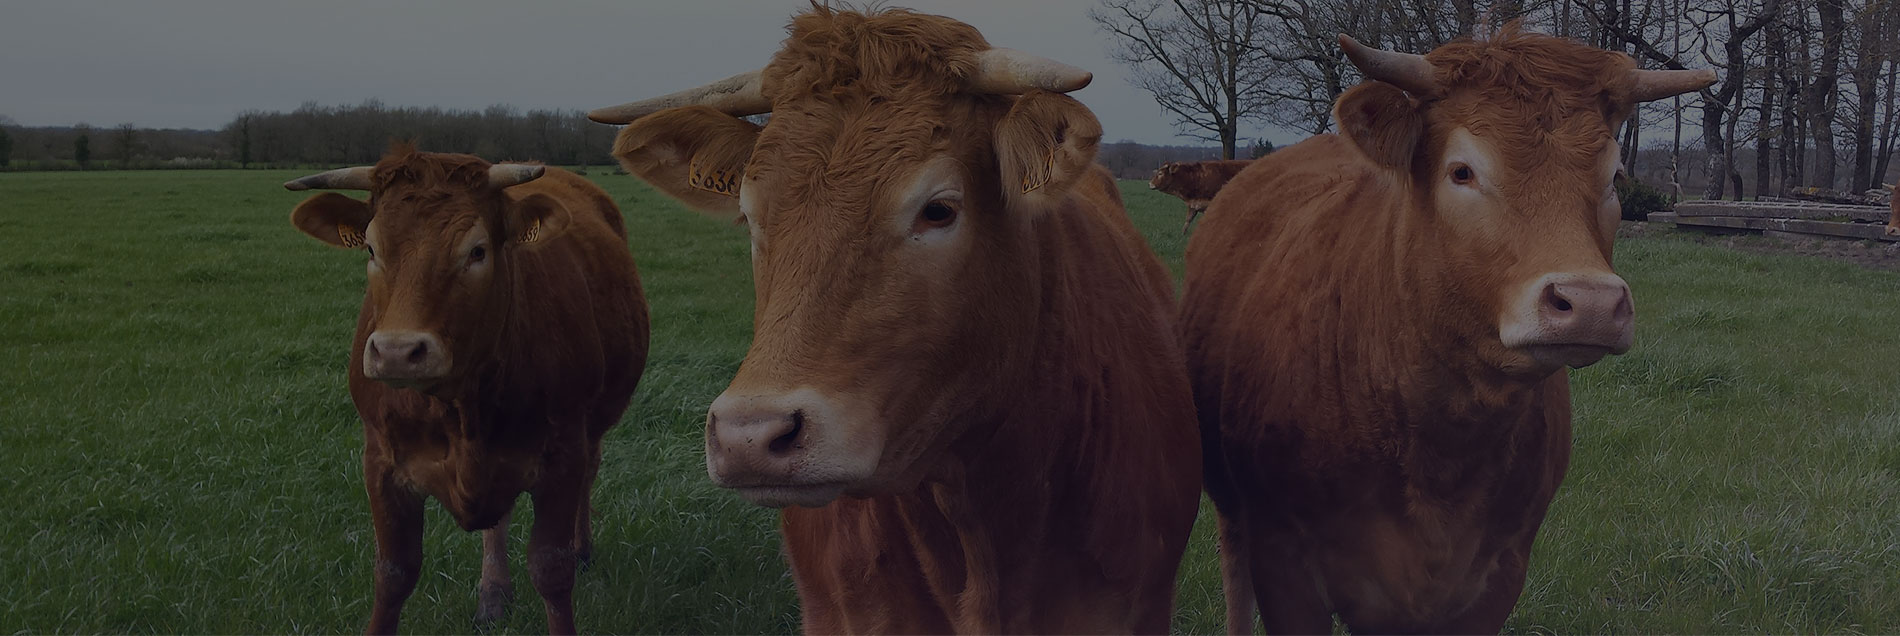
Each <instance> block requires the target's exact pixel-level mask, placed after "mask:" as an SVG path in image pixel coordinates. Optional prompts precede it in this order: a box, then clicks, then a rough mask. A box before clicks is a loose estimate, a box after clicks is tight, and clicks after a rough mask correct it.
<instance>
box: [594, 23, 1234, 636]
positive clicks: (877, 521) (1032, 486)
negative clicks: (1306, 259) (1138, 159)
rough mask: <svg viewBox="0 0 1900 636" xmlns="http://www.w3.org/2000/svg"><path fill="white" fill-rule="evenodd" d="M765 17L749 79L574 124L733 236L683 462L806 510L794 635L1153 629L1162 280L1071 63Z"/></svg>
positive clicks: (967, 35)
mask: <svg viewBox="0 0 1900 636" xmlns="http://www.w3.org/2000/svg"><path fill="white" fill-rule="evenodd" d="M790 31H791V35H790V37H789V38H787V39H786V40H785V43H784V47H783V48H782V49H781V50H780V51H779V52H778V54H777V55H775V56H774V57H773V59H772V62H771V64H770V65H769V66H767V67H765V69H764V70H763V71H760V72H754V73H747V74H743V75H740V76H736V77H733V78H731V79H728V80H725V81H722V82H719V83H715V84H712V85H709V86H706V87H703V88H700V89H694V90H689V91H685V92H682V93H676V94H674V95H670V96H666V97H661V98H656V99H653V100H647V101H645V102H637V103H634V104H628V105H625V106H618V107H612V108H603V109H600V110H596V111H594V112H593V113H590V116H591V117H593V118H594V119H595V120H596V121H602V122H607V123H627V122H632V125H631V126H628V127H627V128H626V129H625V130H622V131H621V132H620V135H619V138H618V140H617V141H616V142H615V144H614V154H615V156H617V157H619V158H620V161H621V163H622V164H623V165H624V166H625V167H626V168H627V170H628V171H629V172H631V173H633V174H634V175H636V176H638V177H639V178H641V179H643V180H645V181H646V182H647V183H650V184H652V185H653V186H654V187H655V188H657V189H659V190H660V191H662V192H665V193H667V194H669V195H671V196H673V197H675V198H678V199H680V200H681V201H684V202H685V203H687V204H689V205H691V206H693V207H695V208H697V209H699V210H701V211H704V212H707V213H710V214H715V215H719V216H720V217H721V218H730V216H742V217H743V218H744V219H745V223H746V225H747V227H748V229H749V230H750V232H751V235H752V262H753V272H754V278H755V281H756V283H755V284H756V287H757V303H756V307H757V309H756V315H755V316H754V320H753V330H754V334H753V340H752V348H751V350H750V351H749V352H748V353H747V354H746V357H745V361H744V363H743V364H741V365H740V366H739V371H738V375H737V376H736V377H734V378H733V380H732V385H731V386H730V387H728V388H727V389H726V392H725V393H724V394H722V395H720V396H719V398H718V399H717V400H715V401H714V402H713V403H712V408H711V410H710V413H709V415H708V417H707V420H706V455H707V458H706V463H707V470H708V472H709V473H710V474H711V476H712V479H713V482H714V483H716V484H718V485H720V486H722V487H725V488H730V489H733V490H736V491H738V493H739V494H740V495H741V496H743V497H745V498H746V499H748V500H750V501H752V502H754V503H758V504H761V505H767V506H803V507H794V508H786V509H785V510H784V512H783V513H782V515H781V520H782V523H783V531H784V536H785V550H786V554H787V555H788V557H789V558H790V560H791V566H792V577H793V580H794V581H795V582H796V583H797V586H798V592H799V598H800V601H801V608H800V609H801V612H802V614H803V619H804V628H805V631H806V632H807V633H813V634H829V633H840V632H847V633H880V634H882V633H946V632H959V633H978V634H996V633H1056V632H1065V633H1067V632H1082V633H1130V632H1157V633H1158V632H1163V631H1166V630H1167V629H1168V621H1169V617H1170V614H1171V609H1170V608H1171V604H1172V599H1173V592H1174V577H1175V570H1176V568H1177V567H1178V565H1179V563H1180V559H1181V555H1182V553H1183V551H1184V549H1185V548H1186V545H1187V539H1188V533H1189V530H1190V528H1191V526H1192V525H1193V523H1194V517H1195V511H1196V505H1197V501H1198V497H1199V474H1200V458H1199V455H1200V446H1199V442H1198V441H1197V437H1196V434H1195V425H1194V415H1193V405H1192V395H1191V392H1190V391H1189V389H1188V385H1187V377H1186V366H1185V363H1184V361H1183V359H1182V357H1181V353H1180V347H1179V344H1178V342H1179V341H1178V340H1177V336H1176V335H1175V333H1176V332H1175V327H1174V318H1173V312H1172V309H1171V304H1172V303H1171V298H1172V292H1171V289H1170V287H1171V285H1170V283H1169V280H1168V275H1167V271H1166V270H1165V269H1164V268H1163V267H1162V265H1161V262H1160V261H1159V260H1158V259H1157V258H1156V257H1155V255H1154V254H1153V253H1152V252H1151V251H1149V249H1148V247H1147V243H1146V242H1145V241H1144V240H1143V239H1142V237H1141V235H1140V234H1139V233H1137V232H1136V230H1135V228H1134V226H1133V225H1132V224H1131V223H1130V222H1129V220H1128V217H1127V213H1126V211H1125V210H1124V209H1123V207H1122V204H1121V200H1120V197H1119V195H1118V193H1117V190H1116V187H1115V184H1114V180H1113V179H1112V178H1111V177H1110V176H1109V175H1108V172H1107V171H1106V170H1103V169H1102V168H1100V167H1097V166H1095V165H1094V163H1093V161H1094V157H1095V151H1096V147H1097V144H1098V143H1099V141H1100V138H1101V134H1102V129H1101V127H1100V125H1099V124H1098V123H1097V122H1096V119H1095V116H1094V115H1093V114H1092V113H1090V112H1089V110H1088V108H1086V107H1084V106H1083V105H1082V104H1081V103H1079V102H1077V101H1075V100H1074V99H1071V98H1069V97H1067V96H1065V95H1063V94H1062V93H1063V92H1067V91H1072V90H1075V89H1078V88H1081V87H1082V86H1083V85H1085V84H1087V83H1088V81H1089V79H1090V76H1089V74H1088V73H1087V72H1084V71H1082V70H1080V69H1076V68H1074V67H1070V66H1067V65H1064V64H1060V63H1056V62H1052V61H1050V60H1045V59H1041V58H1037V57H1034V56H1031V55H1027V54H1024V53H1020V52H1016V51H1011V50H1007V49H998V48H991V47H990V45H989V44H988V43H987V42H985V41H984V39H983V36H982V35H980V34H979V33H977V31H976V29H974V28H972V27H970V26H969V25H966V24H963V23H960V22H956V21H953V20H950V19H948V18H941V17H936V16H928V15H920V14H915V13H911V12H908V11H902V10H891V11H882V12H878V13H875V14H871V15H864V14H860V13H855V12H850V11H836V10H832V9H829V8H825V7H814V8H813V9H811V10H810V11H809V12H806V13H803V14H801V15H799V16H797V17H796V18H794V19H793V21H792V24H791V28H790ZM656 111H657V112H656ZM767 111H770V112H771V113H772V119H771V121H770V122H768V123H767V124H765V126H764V127H763V128H761V127H759V126H755V125H753V124H751V123H748V122H746V121H745V120H744V119H740V118H739V117H741V116H744V115H749V114H754V113H763V112H767Z"/></svg>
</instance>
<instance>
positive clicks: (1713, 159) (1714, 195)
mask: <svg viewBox="0 0 1900 636" xmlns="http://www.w3.org/2000/svg"><path fill="white" fill-rule="evenodd" d="M1725 108H1726V106H1724V105H1722V104H1721V103H1720V102H1715V101H1708V102H1707V103H1705V104H1704V105H1703V106H1702V149H1703V151H1704V152H1705V153H1706V154H1707V156H1708V162H1709V185H1708V186H1707V187H1705V188H1704V189H1703V190H1702V198H1703V199H1707V200H1710V201H1717V200H1720V199H1721V198H1722V194H1723V192H1724V189H1723V186H1724V185H1726V184H1727V182H1728V179H1726V178H1724V176H1725V175H1727V174H1728V151H1727V149H1728V143H1727V142H1726V141H1724V140H1723V139H1722V119H1723V117H1722V115H1723V113H1722V111H1723V110H1724V109H1725Z"/></svg>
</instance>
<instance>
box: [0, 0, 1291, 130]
mask: <svg viewBox="0 0 1900 636" xmlns="http://www.w3.org/2000/svg"><path fill="white" fill-rule="evenodd" d="M1092 4H1094V0H889V1H887V2H885V3H884V5H885V6H902V7H909V8H913V9H917V10H919V11H923V12H926V13H936V14H941V15H947V16H950V17H953V18H956V19H959V20H962V21H964V22H968V23H970V24H971V25H974V26H975V27H976V28H977V29H979V30H981V31H982V32H983V35H984V37H986V38H988V39H989V41H990V43H991V44H993V45H996V46H1005V47H1010V48H1016V49H1022V50H1025V51H1029V52H1031V53H1036V54H1038V55H1043V56H1046V57H1051V58H1055V59H1057V60H1061V61H1063V62H1067V63H1069V64H1073V65H1076V66H1080V67H1082V68H1085V69H1088V70H1089V71H1091V72H1093V73H1094V74H1095V81H1094V83H1093V84H1091V85H1090V86H1089V87H1088V88H1086V89H1083V90H1081V91H1078V92H1076V93H1074V95H1075V97H1076V98H1078V99H1080V100H1081V101H1082V102H1084V103H1086V104H1088V106H1089V107H1090V108H1092V109H1093V110H1094V111H1095V113H1096V115H1097V116H1098V117H1100V118H1101V120H1102V127H1103V129H1104V130H1105V140H1107V141H1115V140H1120V139H1133V140H1135V141H1139V142H1143V143H1151V144H1162V143H1165V144H1175V143H1183V144H1186V143H1195V144H1204V142H1196V141H1194V140H1192V139H1189V138H1186V137H1178V136H1176V134H1175V129H1174V126H1173V124H1172V121H1171V120H1170V119H1169V118H1167V117H1166V116H1164V115H1163V114H1162V112H1161V109H1160V107H1158V106H1156V105H1155V103H1154V99H1153V98H1152V97H1151V96H1149V95H1148V94H1147V93H1145V92H1143V91H1141V89H1138V88H1135V87H1134V86H1132V85H1130V84H1129V83H1128V79H1127V75H1128V74H1127V71H1126V69H1123V68H1121V67H1120V66H1119V65H1117V64H1116V63H1115V62H1113V61H1111V60H1110V59H1109V57H1108V50H1109V47H1110V45H1111V43H1110V42H1109V41H1108V40H1107V39H1106V36H1104V35H1103V34H1101V33H1099V32H1097V31H1096V29H1095V24H1094V23H1093V22H1091V21H1090V20H1089V18H1088V8H1089V7H1090V6H1091V5H1092ZM806 6H808V5H807V3H806V0H751V1H743V2H742V1H739V0H677V1H671V2H661V1H657V0H641V1H622V2H608V1H604V0H587V1H579V2H570V1H546V2H534V1H521V0H516V1H513V2H493V1H488V0H481V1H469V0H464V1H459V2H447V1H434V2H366V1H362V0H347V1H338V0H325V1H323V2H274V1H269V2H267V1H235V0H233V1H212V0H162V1H160V0H141V1H123V2H102V1H97V0H0V115H6V116H9V117H12V118H13V119H14V120H15V121H17V122H18V123H19V124H21V125H26V126H51V125H70V124H77V123H82V122H83V123H88V124H92V125H94V126H115V125H118V124H121V123H125V122H131V123H133V124H137V125H138V126H140V127H149V128H180V127H182V128H219V127H222V126H223V125H224V124H225V123H227V122H229V121H230V120H231V118H232V117H233V116H234V115H236V114H237V113H238V112H239V111H241V110H245V109H251V108H256V109H263V110H291V109H294V108H296V107H297V106H298V105H299V104H302V103H303V102H306V101H313V100H314V101H317V102H320V103H323V104H355V103H358V102H361V101H363V100H365V99H371V98H375V99H381V100H382V101H383V103H385V104H387V105H390V106H443V107H449V108H481V107H484V106H487V105H490V104H502V103H505V104H512V105H514V106H518V107H521V108H523V109H535V108H563V109H567V108H573V109H582V110H586V109H591V108H595V107H599V106H605V105H609V104H616V103H620V102H624V101H630V100H632V99H635V98H639V97H646V96H651V95H658V94H662V93H667V92H671V91H674V90H677V89H681V88H687V87H690V86H695V85H698V84H702V83H705V82H709V81H712V80H716V79H720V78H724V77H726V76H728V75H731V74H733V73H737V72H741V71H746V70H750V69H753V68H757V67H760V66H763V65H764V64H765V62H766V61H767V59H769V58H770V56H771V54H772V53H773V52H774V51H776V50H777V49H778V45H779V42H780V41H781V40H782V39H784V37H785V24H786V22H787V19H788V18H789V17H790V16H791V14H792V13H793V12H795V11H797V10H799V9H801V8H803V7H806ZM1257 134H1260V131H1259V130H1257V129H1254V130H1248V129H1243V130H1242V131H1241V135H1242V136H1243V137H1250V136H1252V135H1257ZM1272 141H1273V142H1274V143H1275V144H1284V143H1286V142H1288V141H1291V140H1289V139H1281V138H1275V139H1272ZM1243 145H1245V144H1244V143H1243Z"/></svg>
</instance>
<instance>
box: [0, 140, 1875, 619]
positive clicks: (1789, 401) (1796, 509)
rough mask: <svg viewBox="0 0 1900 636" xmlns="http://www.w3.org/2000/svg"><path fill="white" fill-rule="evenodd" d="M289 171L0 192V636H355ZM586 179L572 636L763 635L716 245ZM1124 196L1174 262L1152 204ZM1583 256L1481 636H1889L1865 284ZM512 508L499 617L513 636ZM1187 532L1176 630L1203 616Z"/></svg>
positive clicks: (309, 251)
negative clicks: (620, 341) (595, 213)
mask: <svg viewBox="0 0 1900 636" xmlns="http://www.w3.org/2000/svg"><path fill="white" fill-rule="evenodd" d="M294 176H296V175H295V174H294V173H288V172H263V171H258V172H237V171H224V172H111V173H20V174H0V505H4V506H5V507H6V508H7V509H8V510H10V512H9V513H8V514H5V515H0V632H6V633H10V632H15V631H30V632H348V631H355V630H359V629H361V627H362V624H363V620H364V619H365V618H366V617H367V615H368V611H369V591H370V567H371V554H372V550H373V540H372V536H371V533H370V524H369V514H368V511H367V508H366V505H365V502H364V495H363V491H362V487H361V478H360V473H359V464H358V461H359V453H360V450H359V449H360V444H361V434H360V432H359V431H360V428H359V426H360V425H359V423H358V421H357V419H356V414H355V412H354V410H353V408H352V407H351V406H350V402H349V398H348V395H347V393H346V392H345V390H344V386H343V379H344V365H345V361H346V359H347V357H348V352H347V351H346V349H347V347H348V343H349V338H350V329H351V326H352V321H353V318H354V316H355V311H356V307H357V303H358V302H359V300H360V297H361V290H362V284H363V266H362V257H361V256H360V255H359V254H357V253H355V252H348V251H343V250H337V249H332V248H328V247H325V246H323V245H321V244H319V243H317V242H316V241H313V240H311V239H309V238H306V237H304V236H303V235H301V234H299V233H297V232H296V231H295V230H293V229H292V228H291V226H290V224H289V223H288V221H287V216H288V213H289V211H290V208H291V207H292V206H293V205H295V204H296V202H297V201H299V200H301V196H300V195H298V194H295V193H289V192H285V191H283V190H282V189H281V188H280V187H279V186H278V184H279V183H281V182H283V181H284V180H285V179H288V178H291V177H294ZM595 179H596V180H597V181H598V182H599V183H601V185H603V186H605V187H606V188H607V189H608V190H609V191H610V192H612V193H613V195H614V197H615V198H616V200H617V201H618V202H619V203H620V205H621V209H622V210H623V211H624V212H625V213H626V215H627V217H628V227H629V228H630V231H631V233H632V235H633V237H632V240H631V243H632V249H633V252H634V254H635V257H636V259H637V260H638V261H639V264H640V268H641V274H642V277H643V279H644V281H645V283H646V289H647V293H648V300H649V302H650V303H651V305H652V310H653V324H654V329H655V331H654V334H653V350H652V356H651V358H650V361H649V364H648V368H647V372H646V379H645V381H644V382H643V384H642V385H641V388H640V392H639V395H638V397H637V398H636V400H635V402H634V405H633V407H632V408H631V409H630V411H629V412H628V413H627V416H626V419H625V420H624V421H623V422H622V424H621V425H620V427H619V428H617V429H615V430H614V431H613V432H612V433H610V434H609V435H608V438H607V440H608V444H607V449H606V465H605V466H604V467H603V469H602V474H601V478H600V483H599V486H598V489H597V490H596V494H595V502H596V506H597V513H598V517H597V519H596V524H595V528H596V532H597V535H596V537H597V538H596V540H597V549H596V554H595V561H594V563H593V567H592V569H590V570H588V571H587V572H585V573H584V574H582V575H581V576H580V579H579V582H578V587H577V589H576V593H575V599H576V608H577V612H578V614H579V620H580V625H581V628H582V629H584V630H588V631H599V632H668V633H679V632H695V633H699V632H711V633H763V632H770V633H781V632H789V631H795V630H796V628H797V624H798V622H797V616H798V609H797V606H796V599H795V596H794V595H793V593H792V590H791V582H790V579H789V577H788V576H787V574H786V572H785V568H784V566H783V564H782V562H781V560H780V558H779V555H778V539H777V537H776V530H775V527H776V517H775V514H774V513H773V512H772V511H769V510H764V509H758V508H754V507H752V506H749V505H747V504H744V503H743V502H741V501H739V500H738V499H737V498H735V497H733V496H729V495H727V494H725V493H723V492H721V491H719V490H718V489H715V488H713V487H712V486H711V485H709V484H708V482H707V479H706V476H705V469H704V466H703V464H702V460H703V458H702V451H701V449H700V439H701V432H700V427H701V425H702V422H703V420H704V413H705V408H706V405H707V404H708V403H710V402H711V400H712V398H713V397H714V396H715V395H717V394H718V393H719V391H720V390H722V389H723V388H724V386H725V384H726V381H727V380H728V378H729V377H730V374H731V373H732V372H733V371H734V370H735V369H736V368H737V366H738V362H739V360H740V358H741V357H742V356H743V355H744V352H745V348H746V344H747V342H748V340H749V337H750V336H749V331H750V330H749V327H750V324H751V322H750V321H751V313H752V294H751V286H750V278H751V277H750V273H749V265H748V260H747V258H746V240H745V237H744V235H743V233H742V232H741V231H739V230H737V229H735V228H731V227H728V226H726V225H724V224H722V223H718V222H715V221H711V220H707V219H704V218H701V217H698V216H695V215H692V214H689V213H687V212H685V211H684V209H683V208H681V207H679V206H678V205H676V204H674V203H672V202H670V201H668V200H665V199H663V198H662V197H660V196H658V195H656V194H654V193H652V192H650V191H649V190H647V189H646V188H645V187H643V186H641V185H639V184H638V183H637V182H635V181H634V180H633V179H632V178H631V177H626V176H612V175H597V176H596V177H595ZM1123 187H1124V188H1125V190H1126V192H1127V194H1128V203H1129V206H1130V208H1131V209H1130V213H1131V214H1132V215H1133V216H1134V218H1135V220H1136V222H1137V224H1138V225H1140V226H1141V227H1142V228H1143V229H1144V231H1146V232H1147V233H1148V236H1149V238H1150V240H1151V242H1152V243H1153V245H1154V247H1155V249H1156V250H1157V251H1158V252H1160V254H1161V255H1162V257H1163V258H1164V259H1165V260H1166V261H1167V262H1168V263H1169V265H1170V267H1172V268H1173V269H1174V271H1175V272H1176V273H1177V274H1178V273H1179V271H1180V261H1181V250H1182V246H1183V244H1184V241H1183V239H1182V237H1181V236H1180V235H1179V232H1178V229H1179V227H1180V220H1181V214H1180V212H1181V205H1180V203H1179V202H1178V201H1175V200H1174V199H1171V198H1166V197H1164V196H1162V195H1158V194H1155V193H1152V192H1149V191H1148V190H1147V189H1146V188H1145V187H1143V184H1141V183H1138V182H1126V183H1124V186H1123ZM1618 266H1619V269H1620V270H1621V272H1622V273H1623V275H1624V276H1625V277H1626V278H1628V279H1629V281H1630V283H1631V285H1632V286H1633V287H1634V288H1635V292H1636V298H1637V316H1638V318H1637V320H1638V330H1637V338H1638V342H1637V345H1636V348H1635V350H1634V351H1632V352H1631V353H1630V354H1629V355H1626V356H1623V357H1620V358H1615V359H1611V360H1609V361H1606V362H1605V363H1602V364H1599V365H1597V366H1594V367H1591V368H1588V369H1584V370H1582V371H1580V372H1577V373H1576V374H1575V380H1574V384H1575V387H1576V403H1577V408H1576V410H1577V427H1576V455H1575V459H1574V461H1573V463H1572V468H1571V473H1570V477H1569V480H1568V482H1566V483H1565V485H1564V489H1563V491H1562V493H1561V494H1560V495H1559V497H1558V500H1557V502H1556V503H1555V504H1554V506H1553V508H1552V514H1551V517H1550V519H1549V520H1548V521H1547V522H1546V524H1545V530H1544V534H1543V536H1542V538H1541V541H1540V543H1539V546H1538V550H1537V555H1536V557H1535V558H1536V560H1535V562H1534V565H1533V569H1532V572H1531V580H1530V582H1529V584H1528V586H1527V589H1526V591H1525V594H1524V597H1523V599H1522V601H1521V602H1520V604H1519V607H1518V612H1517V614H1516V615H1515V616H1514V617H1513V618H1512V620H1511V623H1510V626H1509V628H1508V629H1509V630H1511V631H1517V632H1545V631H1549V632H1730V633H1733V632H1895V631H1900V480H1897V479H1896V475H1897V474H1900V391H1896V387H1895V384H1896V381H1900V329H1897V328H1896V320H1900V274H1896V273H1887V272H1874V271H1868V270H1864V269H1860V268H1858V267H1855V266H1852V265H1846V264H1841V263H1834V262H1828V261H1821V260H1814V259H1806V258H1800V257H1790V256H1775V255H1760V254H1748V253H1741V252H1735V251H1728V250H1724V249H1721V248H1717V247H1710V246H1703V245H1697V244H1694V243H1691V242H1688V241H1684V240H1679V239H1674V238H1668V237H1651V238H1640V239H1630V240H1625V241H1623V242H1622V243H1621V244H1620V245H1619V246H1618ZM523 501H524V502H525V498H524V500H523ZM527 508H529V507H528V506H526V505H525V503H524V505H523V511H522V512H521V513H518V519H517V523H516V524H515V535H516V546H517V553H516V555H515V560H516V564H517V567H516V569H515V579H516V583H515V585H516V588H517V594H516V596H517V601H516V603H515V605H514V611H513V613H512V614H511V615H510V616H509V618H508V619H507V620H506V622H505V623H504V624H503V625H501V626H500V627H499V628H498V631H502V632H529V633H534V632H539V631H541V630H542V629H543V623H542V618H541V608H540V602H539V600H538V598H537V597H536V596H535V595H534V593H533V591H532V590H533V587H532V586H531V585H530V584H529V583H528V581H527V575H526V571H525V568H524V567H522V563H523V558H522V555H521V554H520V551H519V547H520V545H521V543H522V541H523V540H525V537H526V527H527V522H528V518H529V516H530V515H529V514H528V513H527ZM428 521H429V523H430V527H429V530H428V538H427V540H426V546H427V547H426V550H427V555H428V556H427V561H426V562H427V566H426V567H427V568H428V571H427V572H426V573H425V575H424V577H423V580H422V583H421V585H420V586H418V589H417V593H416V595H415V596H414V598H412V599H411V601H410V603H409V606H408V609H407V611H406V612H405V615H404V629H405V631H408V632H411V633H440V632H465V631H468V630H470V629H471V627H472V625H471V622H470V617H471V616H472V615H473V614H474V611H475V583H476V580H477V578H478V576H479V569H480V564H479V553H480V545H479V540H478V535H475V534H467V533H463V532H460V531H459V530H457V529H455V527H454V524H453V522H452V521H450V519H449V518H448V516H447V515H446V514H444V513H442V511H441V510H439V509H438V508H435V507H434V506H433V505H431V508H430V512H429V517H428ZM1211 530H1212V517H1211V514H1204V515H1203V518H1202V523H1201V525H1200V526H1199V527H1198V528H1197V534H1196V539H1195V542H1194V544H1193V546H1192V549H1191V551H1190V553H1189V555H1188V560H1187V562H1186V563H1184V564H1183V566H1182V573H1181V585H1180V591H1179V597H1178V606H1179V610H1178V618H1177V621H1176V623H1175V628H1176V629H1177V630H1178V631H1182V632H1194V633H1206V632H1217V631H1220V630H1221V629H1222V625H1221V621H1222V618H1221V616H1222V612H1223V610H1222V607H1221V596H1220V583H1219V577H1218V574H1217V566H1216V563H1215V559H1214V550H1213V540H1212V532H1211Z"/></svg>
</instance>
